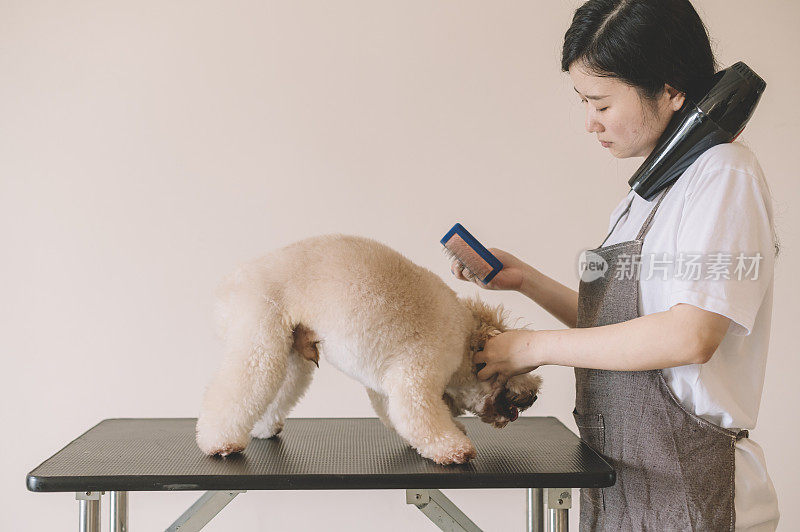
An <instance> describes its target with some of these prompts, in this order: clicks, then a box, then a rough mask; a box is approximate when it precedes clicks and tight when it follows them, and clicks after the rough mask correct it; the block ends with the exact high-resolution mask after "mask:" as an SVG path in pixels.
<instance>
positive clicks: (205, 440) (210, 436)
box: [195, 423, 250, 456]
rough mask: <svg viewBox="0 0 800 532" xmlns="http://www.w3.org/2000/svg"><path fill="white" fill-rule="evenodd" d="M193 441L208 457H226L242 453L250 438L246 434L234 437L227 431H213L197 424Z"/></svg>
mask: <svg viewBox="0 0 800 532" xmlns="http://www.w3.org/2000/svg"><path fill="white" fill-rule="evenodd" d="M195 441H197V446H198V447H199V448H200V450H201V451H203V453H204V454H206V455H208V456H214V455H220V456H228V455H229V454H232V453H240V452H242V451H244V449H245V447H247V444H248V443H249V442H250V436H249V435H248V434H247V433H245V434H244V435H243V436H236V435H233V434H229V433H228V432H227V431H215V430H211V429H210V428H208V427H205V426H204V425H203V424H202V423H198V424H197V434H196V437H195Z"/></svg>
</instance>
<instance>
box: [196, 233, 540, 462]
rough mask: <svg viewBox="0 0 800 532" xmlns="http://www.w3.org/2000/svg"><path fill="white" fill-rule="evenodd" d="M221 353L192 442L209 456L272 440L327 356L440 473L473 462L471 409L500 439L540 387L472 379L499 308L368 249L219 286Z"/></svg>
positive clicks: (325, 250) (315, 246)
mask: <svg viewBox="0 0 800 532" xmlns="http://www.w3.org/2000/svg"><path fill="white" fill-rule="evenodd" d="M218 296H219V297H218V306H217V316H218V324H219V329H220V330H219V333H220V335H221V336H222V338H223V339H224V343H225V355H224V359H223V361H222V364H221V367H220V369H219V370H218V372H217V373H216V375H215V376H214V377H213V379H212V381H211V383H210V384H209V385H208V388H207V389H206V392H205V396H204V398H203V402H202V407H201V412H200V417H199V419H198V421H197V444H198V446H199V447H200V449H201V450H202V451H203V452H204V453H206V454H208V455H214V454H219V455H222V456H225V455H227V454H230V453H235V452H239V451H242V450H244V448H245V447H246V446H247V444H248V442H249V440H250V437H251V436H253V437H256V438H271V437H273V436H275V435H276V434H278V433H279V432H280V431H281V429H282V428H283V424H284V421H285V419H286V417H287V416H288V414H289V412H290V411H291V409H292V408H293V407H294V405H295V404H296V403H297V401H298V400H299V399H300V398H301V397H302V396H303V394H304V393H305V392H306V390H307V388H308V385H309V384H310V382H311V378H312V376H313V373H314V370H315V368H317V367H319V358H320V357H322V358H323V359H326V360H327V361H328V362H330V363H331V364H332V365H333V366H335V367H337V368H338V369H340V370H341V371H343V372H344V373H346V374H347V375H349V376H351V377H352V378H354V379H356V380H357V381H359V382H360V383H361V384H363V385H364V386H365V387H366V390H367V395H368V396H369V400H370V402H371V403H372V407H373V408H374V409H375V413H376V414H377V415H378V417H379V418H380V419H381V421H382V422H383V423H384V424H385V425H386V426H387V427H389V428H391V429H393V430H395V431H396V432H397V434H399V435H400V436H401V437H402V438H403V439H404V440H405V441H406V442H407V443H408V444H409V445H411V446H412V447H413V448H414V449H416V450H417V452H418V453H419V454H420V455H422V456H424V457H425V458H429V459H431V460H433V461H434V462H436V463H438V464H452V463H459V464H460V463H465V462H467V461H468V460H470V459H471V458H474V457H475V456H476V450H475V447H474V446H473V444H472V442H471V441H470V439H469V438H468V437H467V434H466V431H465V429H464V425H463V424H461V423H460V422H459V421H458V420H456V419H454V417H455V416H459V415H461V414H463V413H464V412H465V411H469V412H472V413H474V414H476V415H477V416H479V417H480V418H481V420H483V421H484V422H486V423H492V424H493V425H494V426H496V427H498V428H502V427H504V426H505V425H506V424H507V423H508V422H509V421H513V420H514V419H516V418H517V415H518V413H519V411H521V410H525V409H526V408H528V407H530V406H531V405H532V404H533V402H534V401H535V400H536V396H537V393H538V391H539V386H540V384H541V378H540V377H539V376H536V375H534V374H533V373H527V374H523V375H517V376H514V377H512V378H510V379H509V380H508V382H506V384H505V385H504V386H503V385H498V384H495V383H490V382H485V381H479V380H478V379H477V377H476V371H477V370H476V367H475V365H474V364H473V363H472V355H473V353H474V352H475V351H476V350H480V349H482V347H483V345H484V343H485V342H486V340H488V339H489V338H490V337H491V336H494V335H496V334H499V333H500V332H503V331H506V330H507V329H508V327H507V325H506V323H505V320H506V316H505V313H504V311H503V309H502V306H500V307H497V308H493V307H490V306H488V305H486V304H485V303H483V302H481V301H480V300H479V299H477V298H473V299H462V298H459V297H458V296H457V295H456V293H455V292H454V291H453V290H452V289H451V288H450V287H448V286H447V284H445V282H444V281H442V279H441V278H439V277H438V276H437V275H436V274H434V273H433V272H431V271H430V270H427V269H425V268H423V267H421V266H418V265H416V264H414V263H413V262H411V261H410V260H409V259H407V258H406V257H404V256H403V255H401V254H400V253H398V252H397V251H394V250H393V249H391V248H389V247H387V246H385V245H383V244H381V243H379V242H377V241H375V240H371V239H368V238H362V237H356V236H347V235H340V234H333V235H323V236H318V237H312V238H308V239H305V240H301V241H299V242H295V243H293V244H290V245H288V246H286V247H284V248H282V249H279V250H277V251H274V252H272V253H270V254H268V255H266V256H264V257H262V258H260V259H257V260H255V261H253V262H250V263H247V264H244V265H242V266H240V267H239V268H238V269H236V271H234V272H233V274H231V275H230V276H229V277H227V278H226V280H225V281H224V282H223V283H222V284H221V286H220V287H219V289H218Z"/></svg>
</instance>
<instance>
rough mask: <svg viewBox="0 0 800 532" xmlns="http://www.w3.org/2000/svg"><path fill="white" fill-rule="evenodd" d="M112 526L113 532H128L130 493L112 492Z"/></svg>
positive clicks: (110, 493) (110, 495) (110, 494)
mask: <svg viewBox="0 0 800 532" xmlns="http://www.w3.org/2000/svg"><path fill="white" fill-rule="evenodd" d="M109 498H110V500H111V513H110V526H109V528H110V529H111V532H128V492H127V491H111V492H109Z"/></svg>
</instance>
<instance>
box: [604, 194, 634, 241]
mask: <svg viewBox="0 0 800 532" xmlns="http://www.w3.org/2000/svg"><path fill="white" fill-rule="evenodd" d="M631 205H633V198H631V201H629V202H628V206H627V207H625V210H624V211H622V214H620V215H619V216H618V217H617V221H616V222H614V227H612V228H611V231H609V232H608V234H607V235H606V237H605V238H604V239H603V241H602V242H600V245H599V246H597V247H600V248H601V247H603V244H605V243H606V240H608V237H610V236H611V233H613V232H614V229H616V228H617V224H618V223H619V221H620V220H622V217H623V216H625V214H626V213H627V212H628V211H629V210H631Z"/></svg>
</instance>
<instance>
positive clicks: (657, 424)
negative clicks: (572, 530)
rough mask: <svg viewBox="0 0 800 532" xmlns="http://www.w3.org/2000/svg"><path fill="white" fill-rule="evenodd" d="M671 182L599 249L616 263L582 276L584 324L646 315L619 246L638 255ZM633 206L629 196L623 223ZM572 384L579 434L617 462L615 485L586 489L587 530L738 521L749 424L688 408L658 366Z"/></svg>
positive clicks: (719, 526)
mask: <svg viewBox="0 0 800 532" xmlns="http://www.w3.org/2000/svg"><path fill="white" fill-rule="evenodd" d="M670 188H671V186H670V187H668V188H667V189H665V190H664V192H663V193H662V194H661V197H660V198H659V199H658V202H657V203H656V204H655V207H653V210H652V211H651V212H650V214H649V216H648V217H647V220H645V222H644V224H643V225H642V228H641V229H640V230H639V234H638V235H637V237H636V240H629V241H627V242H620V243H618V244H613V245H610V246H608V247H605V248H604V247H602V244H601V245H600V246H601V247H599V248H597V249H594V250H592V251H593V252H594V253H596V254H597V255H600V256H601V257H602V258H603V259H605V261H606V263H607V264H608V266H609V268H608V270H607V272H606V274H605V275H604V276H603V277H600V278H598V279H596V280H594V281H590V282H585V281H583V280H581V282H580V288H579V290H578V322H577V326H578V327H600V326H603V325H609V324H613V323H620V322H624V321H628V320H631V319H634V318H636V317H638V316H639V308H638V299H639V282H638V276H637V275H635V274H634V275H622V276H619V277H622V278H620V279H618V278H617V277H618V276H617V275H615V271H614V266H615V264H616V263H617V258H618V257H619V256H620V255H625V256H626V257H630V256H634V257H636V256H641V251H642V242H643V239H644V236H645V234H646V233H647V230H648V229H649V227H650V223H651V222H652V220H653V216H655V213H656V210H658V206H659V205H660V204H661V201H662V200H663V199H664V196H666V194H667V192H669V190H670ZM629 209H630V204H629V205H628V208H627V209H626V210H625V211H624V212H623V213H622V214H621V215H620V218H618V219H617V223H618V222H619V220H620V219H621V218H622V216H623V215H624V214H625V213H626V212H628V210H629ZM614 227H616V223H615V224H614ZM613 231H614V228H612V229H611V232H613ZM611 232H609V236H610V235H611ZM607 239H608V236H606V240H607ZM603 243H605V240H603ZM627 260H628V262H630V260H629V259H627ZM575 388H576V389H575V391H576V393H575V410H574V411H573V415H574V416H575V422H576V423H577V425H578V430H579V431H580V435H581V438H582V439H583V440H585V441H586V443H588V444H589V445H590V446H591V447H593V448H594V449H595V450H596V451H597V452H598V453H600V454H602V455H603V456H604V457H605V458H606V460H607V461H609V463H611V465H612V466H613V467H614V469H615V470H616V472H617V481H616V483H615V484H614V485H613V486H611V487H608V488H583V489H581V520H580V529H581V530H670V531H673V530H704V531H705V530H714V531H716V530H733V528H734V522H735V514H734V506H733V495H734V492H733V490H734V476H733V473H734V448H735V443H736V441H737V440H739V439H740V438H742V437H747V431H746V430H742V431H733V430H729V429H725V428H722V427H718V426H716V425H714V424H713V423H711V422H709V421H707V420H705V419H702V418H700V417H698V416H696V415H695V414H694V413H692V412H689V411H688V410H687V409H686V408H684V407H683V406H682V405H681V404H680V403H679V402H678V401H677V399H676V398H675V396H674V395H673V394H672V392H671V390H670V389H669V388H668V386H667V384H666V382H665V381H664V376H663V374H662V373H661V370H650V371H606V370H596V369H583V368H575Z"/></svg>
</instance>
